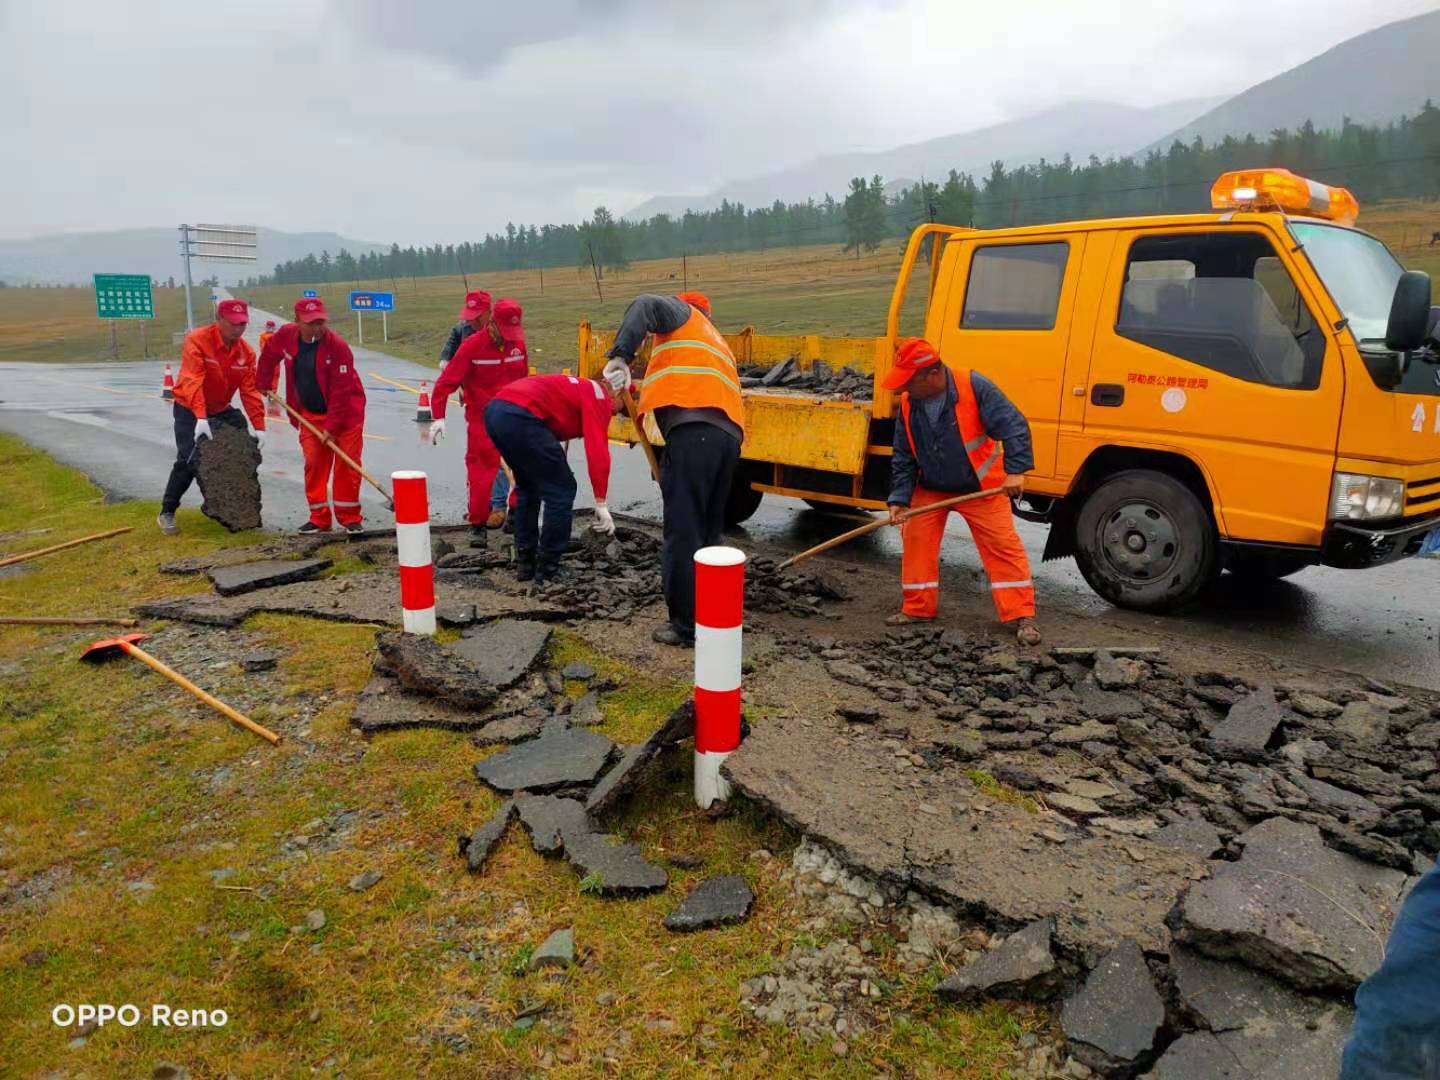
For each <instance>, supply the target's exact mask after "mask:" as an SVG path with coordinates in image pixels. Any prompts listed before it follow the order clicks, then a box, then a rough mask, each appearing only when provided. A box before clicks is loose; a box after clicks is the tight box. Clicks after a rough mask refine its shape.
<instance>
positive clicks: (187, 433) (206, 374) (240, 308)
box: [155, 300, 265, 536]
mask: <svg viewBox="0 0 1440 1080" xmlns="http://www.w3.org/2000/svg"><path fill="white" fill-rule="evenodd" d="M249 321H250V309H249V308H248V307H247V306H246V304H245V301H244V300H221V301H220V303H218V304H216V305H215V321H214V322H213V323H211V324H210V325H209V326H202V327H200V328H199V329H198V330H192V331H190V333H188V334H186V335H185V344H184V345H182V346H181V348H180V378H178V379H177V380H175V405H174V408H173V409H171V415H172V416H173V417H174V419H175V464H174V465H172V466H171V467H170V480H169V482H168V483H166V485H165V495H164V497H163V498H162V499H161V500H160V516H159V517H158V518H156V519H155V524H156V525H158V526H160V531H161V532H163V533H164V534H165V535H166V536H174V535H175V534H176V533H178V532H179V531H180V529H179V527H178V526H177V525H176V524H175V511H176V510H178V509H179V508H180V499H181V497H182V496H184V494H185V492H186V491H188V490H189V488H190V483H191V481H193V480H194V479H195V469H194V467H193V465H192V464H191V461H192V459H193V457H194V454H195V440H196V439H209V438H211V437H212V431H211V427H210V425H211V422H212V421H213V422H214V423H216V424H230V425H232V426H233V427H238V428H240V429H241V430H242V431H243V430H244V428H245V418H244V417H243V416H241V415H240V410H239V409H237V408H235V407H234V406H233V405H231V404H230V402H231V400H232V399H233V398H234V397H235V392H236V391H237V390H238V391H239V392H240V402H241V404H242V405H244V406H245V412H246V413H248V414H249V416H250V423H251V425H252V426H253V427H254V429H255V431H254V437H255V445H256V446H258V447H263V446H264V445H265V400H264V399H263V398H262V397H261V396H260V392H259V391H258V390H257V389H256V388H255V350H254V349H252V348H251V347H250V346H249V344H248V343H247V342H246V341H245V324H246V323H248V322H249Z"/></svg>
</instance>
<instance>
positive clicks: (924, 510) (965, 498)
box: [780, 488, 1002, 570]
mask: <svg viewBox="0 0 1440 1080" xmlns="http://www.w3.org/2000/svg"><path fill="white" fill-rule="evenodd" d="M1000 494H1002V492H1001V490H1000V489H999V488H991V489H990V490H989V491H972V492H971V493H970V494H969V495H957V496H955V498H953V499H942V500H941V501H940V502H937V503H931V504H930V505H929V506H921V507H919V508H917V509H914V510H906V511H905V512H904V513H903V514H901V515H900V521H901V522H902V523H903V522H906V521H909V520H910V519H911V518H913V517H918V516H919V515H920V514H929V513H933V512H934V511H936V510H948V509H949V508H950V507H952V506H959V505H960V504H961V503H967V502H973V501H974V500H976V499H988V498H989V497H990V496H992V495H1000ZM889 524H890V519H889V518H888V517H883V518H880V519H879V520H878V521H871V522H868V523H867V524H865V525H861V526H860V527H859V528H858V529H851V530H850V531H849V532H847V533H841V534H840V535H839V536H836V537H833V538H832V539H830V540H826V541H825V542H824V543H823V544H816V545H815V546H814V547H812V548H811V549H810V550H808V551H802V552H800V554H799V555H792V556H791V557H790V558H788V559H786V560H785V561H784V562H782V563H781V564H780V569H781V570H784V569H785V568H786V567H790V566H794V565H795V564H796V563H798V562H803V561H805V560H806V559H808V558H810V557H811V556H814V555H819V554H820V553H821V552H822V551H829V550H830V549H831V548H833V547H839V546H840V545H841V544H844V543H848V542H849V541H851V540H854V539H855V538H856V537H859V536H866V535H868V534H869V533H872V532H874V531H875V530H876V529H883V528H885V526H887V525H889Z"/></svg>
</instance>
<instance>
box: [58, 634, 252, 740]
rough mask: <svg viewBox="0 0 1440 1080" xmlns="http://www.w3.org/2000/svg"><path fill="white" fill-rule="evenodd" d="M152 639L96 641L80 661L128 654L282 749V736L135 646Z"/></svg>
mask: <svg viewBox="0 0 1440 1080" xmlns="http://www.w3.org/2000/svg"><path fill="white" fill-rule="evenodd" d="M149 636H150V635H149V634H124V635H122V636H121V637H116V638H106V639H104V640H102V641H97V642H95V643H94V644H93V645H90V646H89V647H87V648H86V650H85V651H84V652H83V653H81V654H80V658H81V659H82V660H103V659H104V658H105V657H107V656H114V655H115V653H116V651H117V650H118V651H120V652H126V653H129V654H130V655H131V656H133V657H134V658H135V659H136V660H139V661H140V662H141V663H142V664H144V665H145V666H146V667H149V668H152V669H153V670H155V671H158V672H159V673H160V674H161V675H164V676H165V677H166V678H167V679H169V680H170V681H171V682H173V683H175V684H176V685H177V686H180V687H183V688H184V689H186V690H188V691H190V693H192V694H194V695H195V696H196V697H197V698H199V699H200V700H201V701H203V702H204V703H205V704H206V705H209V706H210V707H211V708H212V709H214V710H215V711H216V712H218V713H220V714H221V715H222V716H227V717H229V718H230V719H231V720H233V721H235V723H237V724H239V725H240V726H241V727H243V728H244V729H245V730H246V731H249V732H253V733H254V734H256V735H259V736H260V737H261V738H262V739H265V740H266V741H267V742H269V743H270V745H272V746H276V745H279V742H280V736H279V735H276V734H275V733H274V732H273V731H271V730H270V729H269V728H263V727H261V726H260V725H259V724H257V723H255V721H254V720H251V719H250V718H249V717H248V716H245V715H243V714H241V713H238V712H236V711H235V710H234V709H232V708H231V707H230V706H229V705H226V704H225V703H224V702H223V701H221V700H220V699H219V698H217V697H215V696H214V695H212V694H207V693H206V692H205V691H204V690H201V689H200V687H198V686H196V685H195V684H194V683H192V682H191V681H190V680H189V679H187V678H185V676H184V675H181V674H180V673H179V672H178V671H176V670H175V669H174V668H171V667H167V666H166V665H165V664H162V663H161V662H160V661H159V660H157V659H155V657H153V656H151V655H150V654H149V653H147V652H146V651H145V650H144V649H142V648H140V647H139V646H138V645H136V644H135V643H136V642H137V641H144V640H145V639H146V638H147V637H149Z"/></svg>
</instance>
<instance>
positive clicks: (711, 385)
mask: <svg viewBox="0 0 1440 1080" xmlns="http://www.w3.org/2000/svg"><path fill="white" fill-rule="evenodd" d="M667 405H676V406H678V407H680V408H682V409H719V410H721V411H722V412H723V413H724V414H725V415H726V416H728V417H729V418H730V420H731V422H732V423H734V425H735V426H736V427H738V428H739V429H740V431H741V433H742V434H743V433H744V431H745V402H744V401H743V400H742V399H741V397H740V373H739V372H738V371H737V370H736V369H735V355H734V354H733V353H732V352H731V351H730V346H729V344H728V343H727V342H726V341H725V339H724V338H723V337H722V336H721V335H720V331H719V330H716V329H715V326H714V324H713V323H712V322H711V321H710V320H709V319H708V318H706V317H705V314H704V313H703V312H702V311H701V310H700V309H699V308H697V307H694V306H693V305H692V306H691V308H690V318H689V319H688V320H686V322H685V325H683V326H681V327H680V328H679V329H677V330H674V331H672V332H671V333H668V334H660V333H657V334H656V335H655V340H654V344H653V345H652V346H651V348H650V365H649V367H647V368H646V369H645V381H644V382H643V383H642V384H641V386H640V404H639V411H640V412H641V413H648V412H651V411H653V410H655V409H661V408H664V407H665V406H667Z"/></svg>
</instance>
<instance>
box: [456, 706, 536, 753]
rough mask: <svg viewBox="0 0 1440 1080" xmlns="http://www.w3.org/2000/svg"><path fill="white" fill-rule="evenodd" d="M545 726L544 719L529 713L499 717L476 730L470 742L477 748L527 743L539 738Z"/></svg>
mask: <svg viewBox="0 0 1440 1080" xmlns="http://www.w3.org/2000/svg"><path fill="white" fill-rule="evenodd" d="M544 726H545V720H544V718H543V717H539V716H531V715H529V713H528V712H518V713H512V714H511V715H509V716H497V717H496V718H495V719H493V720H486V721H485V722H484V723H482V724H481V725H480V726H479V727H478V728H476V729H475V732H474V734H472V735H471V736H470V741H471V742H472V743H474V744H475V745H476V746H499V745H501V744H504V743H518V742H525V741H527V740H529V739H533V738H535V737H536V736H538V735H539V734H540V732H541V730H542V729H543V728H544Z"/></svg>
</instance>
